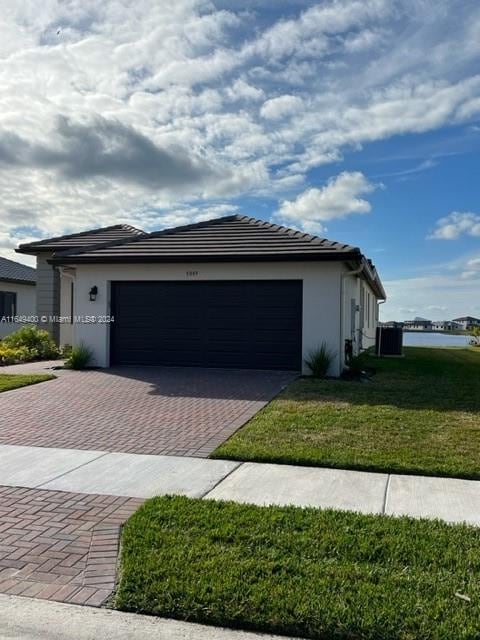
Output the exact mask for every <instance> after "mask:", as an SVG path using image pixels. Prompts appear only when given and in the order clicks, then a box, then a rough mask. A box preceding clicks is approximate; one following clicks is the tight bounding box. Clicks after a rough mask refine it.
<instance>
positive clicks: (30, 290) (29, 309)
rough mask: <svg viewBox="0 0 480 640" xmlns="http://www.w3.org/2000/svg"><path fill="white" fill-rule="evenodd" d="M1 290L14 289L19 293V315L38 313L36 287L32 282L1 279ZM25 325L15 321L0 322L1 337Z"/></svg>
mask: <svg viewBox="0 0 480 640" xmlns="http://www.w3.org/2000/svg"><path fill="white" fill-rule="evenodd" d="M0 291H13V292H16V294H17V315H18V316H34V315H35V313H36V287H35V285H31V284H20V283H15V282H3V281H0ZM22 326H24V325H23V324H21V323H15V322H8V323H6V322H0V338H3V337H5V336H7V335H8V334H9V333H12V332H13V331H16V330H17V329H19V328H20V327H22Z"/></svg>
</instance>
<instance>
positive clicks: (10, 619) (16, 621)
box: [0, 595, 285, 640]
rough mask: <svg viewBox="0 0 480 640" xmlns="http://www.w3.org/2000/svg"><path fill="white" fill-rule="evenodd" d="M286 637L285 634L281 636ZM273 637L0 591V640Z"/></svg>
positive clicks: (241, 639) (229, 639) (257, 639)
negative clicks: (37, 598)
mask: <svg viewBox="0 0 480 640" xmlns="http://www.w3.org/2000/svg"><path fill="white" fill-rule="evenodd" d="M282 637H283V638H284V640H285V636H282ZM72 638H74V640H99V639H101V640H268V639H271V640H273V639H274V638H277V639H278V640H280V638H279V637H278V636H271V635H264V634H259V633H248V632H246V631H234V630H231V629H223V628H218V627H206V626H204V625H200V624H192V623H188V622H178V621H176V620H165V619H163V618H155V617H150V616H141V615H138V614H135V613H121V612H119V611H109V610H107V609H92V608H91V607H79V606H75V605H69V604H61V603H57V602H46V601H44V600H34V599H31V598H20V597H17V596H4V595H0V640H72Z"/></svg>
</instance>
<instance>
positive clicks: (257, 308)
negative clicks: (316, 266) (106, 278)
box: [110, 280, 302, 370]
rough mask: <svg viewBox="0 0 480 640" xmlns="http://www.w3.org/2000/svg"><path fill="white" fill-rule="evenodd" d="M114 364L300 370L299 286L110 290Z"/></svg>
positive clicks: (164, 285) (173, 285) (216, 284)
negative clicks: (112, 316) (113, 318)
mask: <svg viewBox="0 0 480 640" xmlns="http://www.w3.org/2000/svg"><path fill="white" fill-rule="evenodd" d="M111 293H112V314H113V315H114V317H115V322H114V324H113V325H112V326H111V327H110V331H111V338H110V344H111V362H112V364H161V365H177V366H207V367H231V368H258V369H291V370H298V369H300V367H301V341H302V339H301V334H302V283H301V281H294V280H290V281H286V280H275V281H245V280H244V281H238V280H237V281H213V282H205V281H204V282H113V283H112V291H111Z"/></svg>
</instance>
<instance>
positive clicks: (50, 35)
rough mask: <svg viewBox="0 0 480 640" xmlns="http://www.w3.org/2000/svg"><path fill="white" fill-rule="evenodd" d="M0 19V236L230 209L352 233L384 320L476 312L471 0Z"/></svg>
mask: <svg viewBox="0 0 480 640" xmlns="http://www.w3.org/2000/svg"><path fill="white" fill-rule="evenodd" d="M4 14H5V15H4V16H3V21H2V24H1V26H0V58H1V65H0V82H1V83H2V98H1V109H0V195H1V198H0V252H1V253H2V254H3V255H5V256H7V257H14V255H15V254H14V253H13V250H14V247H15V246H16V245H17V244H18V243H19V242H22V241H28V240H30V239H33V238H38V237H45V236H49V235H50V236H51V235H58V234H61V233H68V232H74V231H77V230H80V229H85V228H91V227H95V226H103V225H108V224H114V223H118V222H128V223H130V224H133V225H136V226H139V227H142V228H144V229H147V230H153V229H159V228H163V227H166V226H174V225H177V224H184V223H187V222H195V221H198V220H203V219H207V218H212V217H216V216H220V215H226V214H230V213H245V214H248V215H251V216H254V217H258V218H263V219H269V220H273V221H275V222H280V223H283V224H286V225H288V226H291V227H294V228H299V229H304V230H305V231H308V232H311V233H316V234H318V235H322V236H325V237H329V238H331V239H334V240H341V241H345V242H348V243H350V244H355V245H358V246H360V247H361V248H362V250H363V251H364V252H365V253H366V254H367V255H368V256H369V257H371V258H372V259H373V260H374V262H375V263H376V265H377V266H378V269H379V272H380V274H381V277H382V279H383V281H384V283H385V288H386V290H387V293H388V296H389V300H388V302H387V303H386V304H385V305H383V307H382V317H383V318H384V319H391V318H396V319H406V318H410V317H413V316H415V315H422V316H426V317H429V318H432V319H445V318H452V317H454V316H457V315H464V314H471V315H477V316H480V300H479V296H478V290H479V285H480V207H479V205H478V201H479V197H478V196H479V187H478V182H479V180H478V168H479V162H478V157H479V155H478V154H479V146H480V65H479V59H480V5H479V4H478V2H474V1H473V0H467V1H465V0H448V1H447V0H436V1H433V0H399V1H398V2H391V0H325V1H324V2H307V1H306V0H286V1H284V0H277V1H276V2H274V3H272V2H265V1H260V0H250V1H248V0H246V1H240V0H230V1H229V0H216V1H215V0H212V1H210V0H175V1H174V0H166V1H164V2H161V3H159V2H154V1H153V0H138V1H136V2H131V1H130V0H124V1H123V2H114V1H113V0H112V1H109V0H106V1H105V2H103V3H98V2H97V1H96V0H95V1H93V0H82V1H80V0H63V1H62V2H60V1H55V0H47V1H46V2H44V3H42V4H41V5H39V4H38V2H34V1H33V0H32V1H27V0H24V1H22V2H18V3H10V4H8V5H7V6H6V9H5V12H4Z"/></svg>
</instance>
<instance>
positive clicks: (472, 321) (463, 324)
mask: <svg viewBox="0 0 480 640" xmlns="http://www.w3.org/2000/svg"><path fill="white" fill-rule="evenodd" d="M453 321H454V322H456V323H457V324H459V325H460V329H463V330H464V331H470V329H473V328H474V327H480V318H474V317H473V316H462V317H461V318H455V319H454V320H453Z"/></svg>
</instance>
